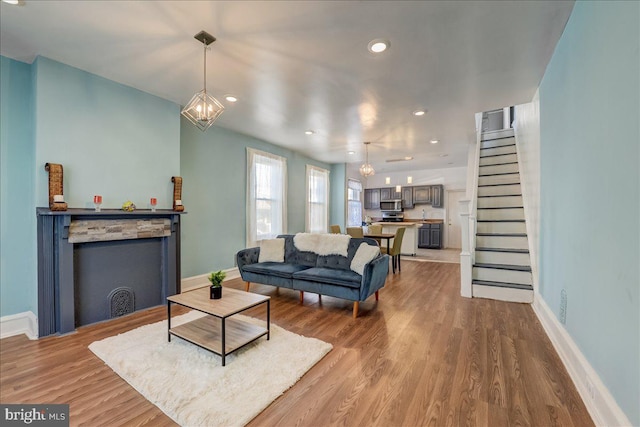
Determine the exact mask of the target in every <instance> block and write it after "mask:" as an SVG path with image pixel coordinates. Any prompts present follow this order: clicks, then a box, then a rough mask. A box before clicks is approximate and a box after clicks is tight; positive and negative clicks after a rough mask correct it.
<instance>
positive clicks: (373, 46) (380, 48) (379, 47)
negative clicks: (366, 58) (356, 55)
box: [367, 39, 391, 53]
mask: <svg viewBox="0 0 640 427" xmlns="http://www.w3.org/2000/svg"><path fill="white" fill-rule="evenodd" d="M389 46H391V43H389V41H388V40H383V39H375V40H371V41H370V42H369V44H368V46H367V48H368V49H369V51H370V52H373V53H382V52H384V51H385V50H387V49H388V48H389Z"/></svg>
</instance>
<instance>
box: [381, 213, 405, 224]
mask: <svg viewBox="0 0 640 427" xmlns="http://www.w3.org/2000/svg"><path fill="white" fill-rule="evenodd" d="M402 221H404V213H403V212H384V211H383V212H382V222H402Z"/></svg>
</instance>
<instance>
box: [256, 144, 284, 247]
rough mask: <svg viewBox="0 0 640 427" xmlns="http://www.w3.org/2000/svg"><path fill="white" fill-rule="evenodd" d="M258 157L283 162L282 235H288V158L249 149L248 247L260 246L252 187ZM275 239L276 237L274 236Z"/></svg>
mask: <svg viewBox="0 0 640 427" xmlns="http://www.w3.org/2000/svg"><path fill="white" fill-rule="evenodd" d="M256 155H259V156H264V157H268V158H271V159H273V160H277V161H280V162H282V165H283V166H282V181H283V182H282V193H281V197H282V234H286V233H287V158H286V157H282V156H278V155H276V154H271V153H268V152H266V151H260V150H256V149H253V148H249V147H247V191H246V201H247V208H246V218H247V219H246V221H247V223H246V241H247V247H248V248H251V247H256V246H258V240H256V239H255V238H254V236H257V231H256V218H255V216H256V203H255V202H256V194H255V193H256V187H255V186H254V185H252V183H253V182H254V176H253V175H254V168H253V163H254V160H253V159H254V157H255V156H256ZM274 237H275V236H274Z"/></svg>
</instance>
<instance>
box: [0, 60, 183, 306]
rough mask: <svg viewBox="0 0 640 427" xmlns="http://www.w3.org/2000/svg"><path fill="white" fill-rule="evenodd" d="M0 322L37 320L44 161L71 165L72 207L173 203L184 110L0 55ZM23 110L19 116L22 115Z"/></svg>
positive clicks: (67, 190) (57, 67)
mask: <svg viewBox="0 0 640 427" xmlns="http://www.w3.org/2000/svg"><path fill="white" fill-rule="evenodd" d="M1 71H2V74H1V76H2V97H1V99H2V111H1V115H0V123H1V125H2V159H1V161H2V181H1V184H2V185H1V187H2V193H1V204H2V207H1V210H0V213H1V215H2V216H1V222H2V230H1V231H2V236H1V244H2V247H1V250H2V273H1V282H0V295H1V296H2V302H1V305H0V310H1V311H0V315H2V316H7V315H11V314H16V313H20V312H23V311H27V310H29V311H32V312H34V313H37V261H36V254H37V252H36V225H35V224H36V221H35V208H36V206H47V205H48V184H47V182H48V181H47V179H48V177H47V172H46V171H45V170H44V164H45V163H46V162H53V163H61V164H62V165H63V166H64V196H65V200H66V201H67V203H68V204H69V207H72V208H86V207H92V195H93V194H96V193H98V194H102V195H103V197H104V202H105V203H104V207H106V208H110V207H115V208H117V207H120V205H121V204H122V202H124V201H125V200H127V199H131V200H133V201H134V202H135V203H136V204H137V205H138V206H139V207H140V208H148V200H149V198H150V197H151V196H155V197H157V198H158V205H159V206H158V207H159V208H168V207H170V206H171V200H172V191H173V184H172V183H171V176H173V175H179V174H180V107H179V106H178V105H177V104H175V103H172V102H169V101H166V100H164V99H161V98H158V97H155V96H153V95H149V94H147V93H144V92H141V91H139V90H137V89H133V88H130V87H127V86H123V85H120V84H118V83H115V82H112V81H110V80H107V79H104V78H101V77H98V76H96V75H93V74H90V73H86V72H84V71H81V70H78V69H76V68H73V67H69V66H67V65H64V64H61V63H59V62H55V61H52V60H50V59H47V58H43V57H40V58H38V59H37V60H36V62H34V63H33V64H32V65H28V64H21V63H19V62H16V61H13V60H10V59H8V58H2V69H1ZM18 113H19V114H18Z"/></svg>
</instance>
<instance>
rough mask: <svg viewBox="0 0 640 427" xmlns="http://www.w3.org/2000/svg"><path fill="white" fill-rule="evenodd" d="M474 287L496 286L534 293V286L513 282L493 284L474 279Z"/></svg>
mask: <svg viewBox="0 0 640 427" xmlns="http://www.w3.org/2000/svg"><path fill="white" fill-rule="evenodd" d="M471 283H472V284H474V285H483V286H495V287H499V288H514V289H522V290H526V291H532V290H533V286H531V285H523V284H521V283H511V282H493V281H491V280H477V279H473V280H472V281H471Z"/></svg>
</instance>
